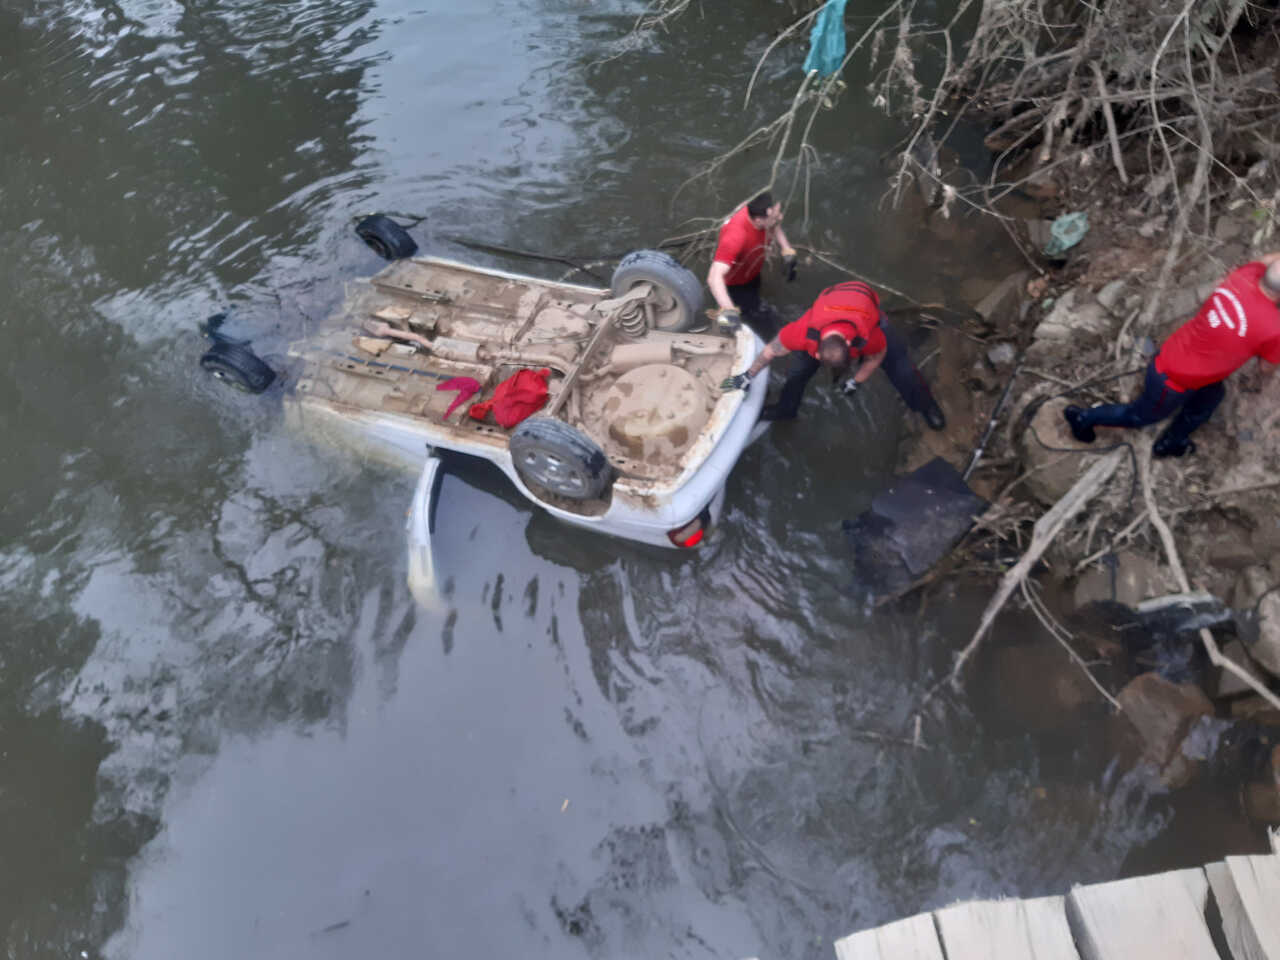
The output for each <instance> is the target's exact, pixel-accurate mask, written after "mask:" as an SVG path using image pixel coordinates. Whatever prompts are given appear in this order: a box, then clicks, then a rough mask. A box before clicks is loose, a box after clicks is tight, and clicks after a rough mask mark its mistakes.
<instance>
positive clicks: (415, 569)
mask: <svg viewBox="0 0 1280 960" xmlns="http://www.w3.org/2000/svg"><path fill="white" fill-rule="evenodd" d="M442 466H443V462H442V461H441V459H440V458H439V457H438V456H436V455H435V453H434V452H432V451H429V452H428V454H427V459H426V462H425V463H424V464H423V465H422V473H421V475H420V476H419V477H418V486H417V488H416V489H415V490H414V493H413V501H412V502H411V503H410V504H409V512H408V515H407V517H406V518H405V539H406V541H407V543H408V548H409V576H408V579H409V593H410V594H412V595H413V598H414V600H416V601H417V602H418V604H419V605H420V606H422V607H424V608H426V609H428V610H438V609H440V607H441V605H442V597H441V594H440V584H439V583H437V577H436V562H435V554H434V552H433V548H432V544H431V540H432V537H433V536H434V534H435V532H436V504H437V502H438V501H439V499H440V482H441V481H442V480H443V479H444V473H443V471H442V470H441V467H442Z"/></svg>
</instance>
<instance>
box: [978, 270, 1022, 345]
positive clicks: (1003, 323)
mask: <svg viewBox="0 0 1280 960" xmlns="http://www.w3.org/2000/svg"><path fill="white" fill-rule="evenodd" d="M1030 277H1031V271H1030V270H1021V271H1019V272H1018V273H1013V274H1010V275H1009V276H1007V277H1005V278H1004V279H1003V280H1001V281H1000V283H998V284H996V286H995V288H994V289H993V290H991V291H990V292H989V293H988V294H987V295H986V296H985V297H983V298H982V299H981V300H980V301H978V303H977V305H976V306H975V307H974V309H975V310H977V311H978V313H979V314H981V315H982V318H983V319H984V320H986V321H987V322H988V323H991V324H993V325H994V326H995V327H996V329H998V330H1009V329H1012V328H1013V327H1014V326H1015V325H1016V324H1017V323H1018V321H1019V320H1020V319H1021V317H1022V298H1023V291H1024V290H1025V289H1026V285H1027V281H1028V280H1029V279H1030Z"/></svg>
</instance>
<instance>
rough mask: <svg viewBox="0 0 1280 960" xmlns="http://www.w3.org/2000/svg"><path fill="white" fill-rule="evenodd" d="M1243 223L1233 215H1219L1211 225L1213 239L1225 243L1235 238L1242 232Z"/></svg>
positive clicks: (1243, 230)
mask: <svg viewBox="0 0 1280 960" xmlns="http://www.w3.org/2000/svg"><path fill="white" fill-rule="evenodd" d="M1244 232H1245V228H1244V225H1243V224H1242V223H1241V222H1240V221H1239V220H1237V219H1236V218H1235V217H1229V216H1225V215H1224V216H1221V217H1219V218H1218V222H1217V223H1216V224H1214V226H1213V236H1214V238H1215V239H1218V240H1221V241H1222V242H1223V243H1227V242H1229V241H1231V240H1235V239H1236V238H1237V237H1240V236H1242V235H1243V234H1244Z"/></svg>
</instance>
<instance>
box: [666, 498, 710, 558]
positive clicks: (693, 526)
mask: <svg viewBox="0 0 1280 960" xmlns="http://www.w3.org/2000/svg"><path fill="white" fill-rule="evenodd" d="M710 525H711V506H710V504H708V505H707V506H705V507H703V508H702V512H701V513H700V514H698V515H697V517H695V518H694V519H693V520H691V521H689V522H688V523H686V524H685V525H684V526H683V527H677V528H676V529H674V530H668V531H667V539H669V540H670V541H671V542H672V543H674V544H675V545H676V546H677V547H684V548H689V547H696V546H697V545H698V544H700V543H701V542H702V538H703V537H705V536H706V535H707V527H709V526H710Z"/></svg>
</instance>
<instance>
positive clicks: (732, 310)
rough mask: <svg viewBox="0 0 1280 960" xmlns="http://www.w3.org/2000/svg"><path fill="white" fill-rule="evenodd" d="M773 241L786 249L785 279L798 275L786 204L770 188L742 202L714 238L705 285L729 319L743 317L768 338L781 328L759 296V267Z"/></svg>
mask: <svg viewBox="0 0 1280 960" xmlns="http://www.w3.org/2000/svg"><path fill="white" fill-rule="evenodd" d="M770 243H776V244H777V245H778V247H779V248H780V249H781V251H782V266H783V269H784V270H785V271H786V275H787V282H788V283H790V282H791V281H793V280H795V278H796V252H795V250H794V249H792V247H791V244H790V243H789V242H788V241H787V235H786V233H785V232H784V231H783V229H782V204H780V203H774V202H773V196H772V195H771V194H769V193H768V191H766V192H764V193H762V194H760V196H758V197H756V198H755V199H754V200H752V201H751V202H750V203H748V204H746V206H743V207H739V208H738V210H737V212H736V213H734V215H733V216H731V217H730V218H729V219H728V221H727V222H726V223H725V225H724V226H723V227H721V228H720V236H719V238H718V240H717V241H716V252H715V256H714V257H713V258H712V260H711V269H710V270H709V271H708V272H707V286H708V287H709V288H710V289H711V296H712V297H713V298H715V301H716V304H717V306H719V308H720V309H719V311H718V317H719V318H720V319H722V320H725V321H732V320H737V319H739V318H742V319H745V320H746V322H747V325H748V326H749V327H751V329H752V330H754V331H755V332H756V333H758V334H759V335H760V337H761V339H763V340H768V339H769V338H770V337H772V336H773V334H774V332H775V330H776V329H777V326H778V324H777V320H776V319H775V314H774V312H773V309H772V308H771V307H770V306H769V305H768V304H767V303H764V302H763V301H762V300H761V299H760V268H761V267H762V266H764V258H765V254H766V253H767V252H768V247H769V244H770Z"/></svg>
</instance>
